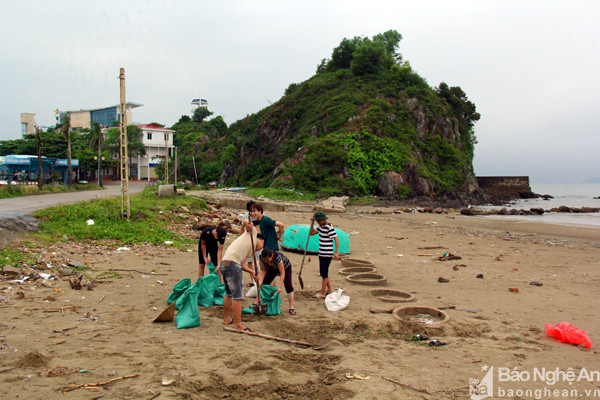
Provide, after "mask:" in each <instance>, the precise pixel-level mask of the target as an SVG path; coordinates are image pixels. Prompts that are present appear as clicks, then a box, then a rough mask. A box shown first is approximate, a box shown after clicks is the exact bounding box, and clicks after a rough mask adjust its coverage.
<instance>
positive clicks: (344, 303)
mask: <svg viewBox="0 0 600 400" xmlns="http://www.w3.org/2000/svg"><path fill="white" fill-rule="evenodd" d="M343 291H344V289H342V288H339V289H338V290H337V291H335V292H333V293H329V294H328V295H327V297H325V307H327V309H328V310H329V311H342V310H343V309H345V308H346V307H348V303H350V296H347V295H345V294H342V292H343Z"/></svg>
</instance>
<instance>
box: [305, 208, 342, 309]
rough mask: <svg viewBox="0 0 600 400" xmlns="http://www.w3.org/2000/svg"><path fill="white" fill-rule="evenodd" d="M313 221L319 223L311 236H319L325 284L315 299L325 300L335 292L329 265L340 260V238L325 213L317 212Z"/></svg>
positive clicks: (320, 264) (320, 258) (320, 271)
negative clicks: (332, 260) (332, 287)
mask: <svg viewBox="0 0 600 400" xmlns="http://www.w3.org/2000/svg"><path fill="white" fill-rule="evenodd" d="M313 220H315V221H317V227H316V228H311V230H310V232H309V235H311V236H312V235H316V234H317V233H318V234H319V273H320V275H321V278H323V282H322V283H321V291H320V292H317V293H315V295H314V296H313V297H314V298H315V299H322V298H325V296H327V295H328V294H329V293H331V292H332V291H333V290H332V289H331V282H330V280H329V265H330V264H331V259H332V258H333V259H335V260H338V259H339V258H340V256H339V255H338V237H337V234H336V233H335V229H334V228H333V225H331V223H330V222H328V221H327V215H325V213H324V212H323V211H317V212H316V213H315V215H314V216H313Z"/></svg>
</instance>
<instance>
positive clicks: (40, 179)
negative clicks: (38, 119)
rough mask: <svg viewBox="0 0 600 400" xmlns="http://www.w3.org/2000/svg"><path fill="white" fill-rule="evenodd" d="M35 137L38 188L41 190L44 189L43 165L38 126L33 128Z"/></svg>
mask: <svg viewBox="0 0 600 400" xmlns="http://www.w3.org/2000/svg"><path fill="white" fill-rule="evenodd" d="M35 135H36V137H37V152H38V188H39V189H40V190H42V187H44V165H43V163H42V132H41V131H40V127H39V126H37V125H36V126H35Z"/></svg>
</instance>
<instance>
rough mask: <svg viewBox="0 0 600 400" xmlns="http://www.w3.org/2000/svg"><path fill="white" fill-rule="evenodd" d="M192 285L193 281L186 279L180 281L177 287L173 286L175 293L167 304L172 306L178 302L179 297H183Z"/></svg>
mask: <svg viewBox="0 0 600 400" xmlns="http://www.w3.org/2000/svg"><path fill="white" fill-rule="evenodd" d="M191 284H192V280H191V279H190V278H185V279H182V280H180V281H179V283H177V284H176V285H175V286H173V292H172V293H171V294H170V295H169V297H168V298H167V304H171V303H174V302H176V301H177V299H178V298H179V296H181V295H182V294H183V293H184V292H185V291H186V290H188V288H189V287H190V285H191Z"/></svg>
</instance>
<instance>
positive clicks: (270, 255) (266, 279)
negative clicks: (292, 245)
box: [259, 247, 296, 315]
mask: <svg viewBox="0 0 600 400" xmlns="http://www.w3.org/2000/svg"><path fill="white" fill-rule="evenodd" d="M259 263H260V279H259V284H260V285H262V284H263V283H264V284H266V285H271V283H272V282H273V281H274V280H275V277H276V276H277V275H279V283H278V284H277V294H280V293H281V288H282V286H284V285H285V292H286V293H287V297H288V302H289V305H290V315H296V309H295V308H294V286H293V285H292V263H291V262H290V260H289V259H288V258H287V257H286V256H284V255H283V254H281V253H280V252H278V251H275V250H271V249H269V248H267V247H265V248H264V249H263V251H262V253H261V255H260V260H259Z"/></svg>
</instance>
